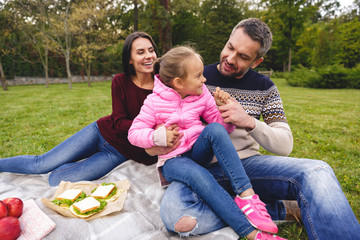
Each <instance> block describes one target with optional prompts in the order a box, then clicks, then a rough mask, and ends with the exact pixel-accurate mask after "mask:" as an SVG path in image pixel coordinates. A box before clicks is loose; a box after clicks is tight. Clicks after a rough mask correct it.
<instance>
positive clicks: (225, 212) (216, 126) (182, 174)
mask: <svg viewBox="0 0 360 240" xmlns="http://www.w3.org/2000/svg"><path fill="white" fill-rule="evenodd" d="M157 68H158V69H159V71H160V74H158V75H156V76H155V83H154V89H153V93H152V94H150V95H148V97H147V98H146V100H145V101H144V105H143V106H142V108H141V110H140V113H139V115H138V116H137V117H136V118H135V119H134V121H133V123H132V126H131V127H130V130H129V134H128V139H129V141H130V143H131V144H133V145H135V146H138V147H141V148H150V147H153V146H172V145H173V144H174V141H175V139H177V138H178V135H179V134H182V135H183V136H182V137H181V139H180V141H181V142H180V145H179V146H178V147H177V148H176V149H175V150H173V151H172V152H170V153H168V154H166V155H161V156H159V159H158V163H157V167H158V171H159V176H160V180H161V184H162V185H165V184H166V183H169V182H172V181H178V182H182V183H184V184H186V185H188V186H190V187H191V188H192V189H193V190H194V191H195V192H197V193H198V194H199V195H200V196H201V197H202V198H203V199H204V200H205V201H206V202H207V204H208V205H209V206H210V207H211V208H212V209H213V210H214V211H215V212H216V213H217V214H218V215H219V216H220V217H221V218H222V219H223V220H224V221H225V222H226V223H227V224H229V225H230V226H231V227H232V228H233V229H234V230H235V231H237V230H238V228H239V224H241V221H240V220H239V218H241V217H242V218H243V217H244V216H243V215H242V213H244V214H245V216H246V218H247V219H248V220H249V221H250V223H251V224H252V225H253V226H254V227H255V228H257V229H259V230H263V231H265V232H269V233H277V231H278V229H277V226H276V225H275V224H274V223H273V221H272V220H271V218H270V215H269V214H268V213H267V211H266V208H265V204H264V203H263V202H262V201H260V199H259V197H258V195H256V194H255V193H254V191H253V189H252V185H251V183H250V180H249V178H248V177H247V175H246V173H245V170H244V168H243V166H242V163H241V160H240V158H239V156H238V154H237V152H236V150H235V148H234V146H233V144H232V142H231V139H230V137H229V135H228V133H231V132H232V131H233V130H234V129H235V126H234V125H232V124H226V123H224V120H223V118H222V117H221V114H220V112H219V111H218V109H217V106H216V104H218V105H221V104H225V103H227V100H228V98H230V96H229V94H228V93H225V92H224V91H222V90H220V89H217V91H216V92H215V93H214V97H215V100H216V102H215V100H214V98H213V97H212V95H211V93H210V92H209V91H208V89H207V88H206V86H205V84H204V83H205V81H206V79H205V78H204V76H203V68H204V66H203V62H202V59H201V56H200V55H199V54H197V53H196V52H195V51H194V50H193V49H191V48H189V47H183V46H182V47H176V48H173V49H171V50H170V51H169V52H167V53H166V54H165V55H164V56H163V57H162V58H161V59H160V58H159V59H158V60H157V63H156V64H155V68H154V69H157ZM228 104H231V103H230V101H229V103H228ZM201 118H202V119H203V120H204V121H205V122H206V123H208V125H207V126H204V124H203V123H202V120H201ZM161 124H163V125H162V126H161V127H159V128H157V129H155V127H156V126H158V125H161ZM173 124H176V125H177V126H178V127H177V128H176V129H174V130H171V131H170V130H167V127H168V126H172V125H173ZM214 155H215V156H216V158H217V160H218V162H219V164H220V165H221V167H222V168H223V170H224V171H225V173H226V174H227V176H228V177H229V179H230V181H231V183H232V188H233V190H234V192H235V193H236V194H237V196H236V198H235V202H234V200H233V198H232V197H231V196H230V194H229V193H228V192H226V191H225V190H224V189H223V188H222V187H221V186H220V185H219V184H218V183H217V181H216V180H215V179H214V177H213V176H212V175H211V174H210V172H209V171H208V170H207V169H206V168H207V167H208V166H209V165H210V163H211V161H212V159H213V157H214ZM234 203H236V204H237V205H236V204H234ZM240 209H241V210H240ZM239 214H240V215H242V216H240V217H239ZM259 232H260V231H259ZM278 239H281V238H278Z"/></svg>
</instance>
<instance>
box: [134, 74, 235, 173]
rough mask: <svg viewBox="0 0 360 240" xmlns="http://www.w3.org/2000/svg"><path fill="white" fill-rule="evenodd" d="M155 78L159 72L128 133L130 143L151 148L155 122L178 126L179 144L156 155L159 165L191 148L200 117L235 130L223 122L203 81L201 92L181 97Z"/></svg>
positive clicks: (156, 123) (197, 133)
mask: <svg viewBox="0 0 360 240" xmlns="http://www.w3.org/2000/svg"><path fill="white" fill-rule="evenodd" d="M158 77H159V76H158V75H157V76H155V83H154V89H153V93H152V94H150V95H148V96H147V98H146V99H145V101H144V105H143V106H142V107H141V110H140V113H139V115H138V116H137V117H136V118H135V119H134V121H133V123H132V126H131V127H130V130H129V134H128V139H129V141H130V143H131V144H133V145H135V146H138V147H141V148H150V147H153V146H155V143H154V131H155V130H154V129H155V127H156V126H157V125H159V124H162V123H165V126H170V125H172V124H177V125H178V126H179V128H180V130H179V132H181V133H183V134H184V136H183V137H182V138H181V140H180V141H181V143H180V146H179V147H177V148H176V149H175V150H174V151H172V152H170V153H168V154H166V155H162V156H159V159H162V160H160V161H159V162H158V167H160V166H162V165H163V164H164V162H165V160H166V159H169V158H172V157H175V156H177V155H179V154H182V153H184V152H186V151H188V150H190V149H191V147H192V146H193V144H194V143H195V141H196V139H197V138H198V136H199V135H200V133H201V131H202V130H203V129H204V127H205V126H203V124H202V122H201V120H200V117H202V118H203V119H204V120H205V121H206V122H207V123H212V122H218V123H221V124H222V125H223V126H224V127H225V128H226V130H227V131H228V132H229V133H231V132H232V131H234V129H235V126H234V125H232V124H226V123H224V121H223V118H222V117H221V116H220V112H219V110H218V109H217V106H216V103H215V100H214V98H213V96H212V95H211V93H210V92H209V90H208V89H207V87H206V86H205V84H204V85H203V93H202V94H201V95H192V96H188V97H185V98H184V99H181V96H180V95H179V94H178V93H177V92H176V91H175V90H174V89H172V88H169V87H167V86H165V85H164V84H163V83H162V82H161V81H160V80H159V79H158Z"/></svg>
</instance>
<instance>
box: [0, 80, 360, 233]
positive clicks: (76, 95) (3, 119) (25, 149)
mask: <svg viewBox="0 0 360 240" xmlns="http://www.w3.org/2000/svg"><path fill="white" fill-rule="evenodd" d="M274 81H275V83H276V84H277V86H278V88H279V90H280V93H281V97H282V99H283V103H284V108H285V112H286V116H287V119H288V122H289V124H290V126H291V129H292V131H293V136H294V150H293V152H292V154H291V156H293V157H306V158H312V159H321V160H324V161H326V162H327V163H329V164H330V165H331V166H332V167H333V169H334V171H335V173H336V176H337V178H338V179H339V182H340V184H341V186H342V188H343V190H344V192H345V195H346V197H347V198H348V200H349V202H350V205H351V207H352V208H353V210H354V212H355V215H356V217H357V218H358V219H360V161H359V159H360V137H359V136H360V135H359V130H360V106H359V104H360V90H353V89H331V90H326V89H308V88H294V87H290V86H288V85H287V84H286V81H285V80H284V79H274ZM92 85H93V86H92V87H90V88H89V87H88V86H87V84H86V83H84V84H82V83H80V84H73V89H72V90H69V89H68V86H67V84H58V85H50V86H49V88H45V87H44V86H43V85H40V86H39V85H32V86H9V90H8V91H0V98H1V104H0V158H4V157H10V156H15V155H20V154H41V153H44V152H46V151H47V150H49V149H51V148H53V147H54V146H56V145H57V144H58V143H60V142H61V141H63V140H65V139H66V138H68V137H69V136H71V135H72V134H74V133H75V132H76V131H78V130H80V129H82V128H83V127H85V126H86V125H88V124H89V123H91V122H93V121H96V120H97V119H98V118H100V117H103V116H105V115H108V114H110V113H111V90H110V86H111V82H98V83H93V84H92ZM262 152H263V153H266V152H265V150H262ZM279 236H282V237H285V238H288V239H301V240H302V239H307V237H306V232H305V229H304V228H303V227H302V225H301V224H297V223H290V224H285V225H282V226H281V227H280V231H279Z"/></svg>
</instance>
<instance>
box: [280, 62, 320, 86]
mask: <svg viewBox="0 0 360 240" xmlns="http://www.w3.org/2000/svg"><path fill="white" fill-rule="evenodd" d="M286 76H287V78H286V80H287V82H288V83H289V85H291V86H296V87H315V85H316V84H317V83H318V82H320V80H321V76H320V75H319V73H317V72H316V71H315V70H314V69H308V68H306V67H302V66H300V67H298V68H296V69H295V70H294V71H293V72H291V73H290V74H287V75H286Z"/></svg>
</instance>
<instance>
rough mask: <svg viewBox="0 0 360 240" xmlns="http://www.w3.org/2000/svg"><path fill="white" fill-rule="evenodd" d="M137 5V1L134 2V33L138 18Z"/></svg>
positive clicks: (136, 28)
mask: <svg viewBox="0 0 360 240" xmlns="http://www.w3.org/2000/svg"><path fill="white" fill-rule="evenodd" d="M138 15H139V14H138V4H137V0H134V32H136V31H137V30H138V25H139V17H138Z"/></svg>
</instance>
